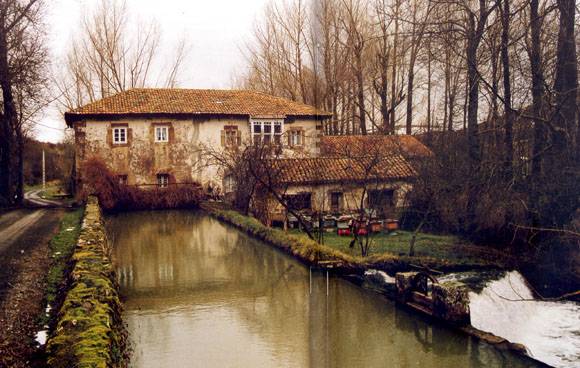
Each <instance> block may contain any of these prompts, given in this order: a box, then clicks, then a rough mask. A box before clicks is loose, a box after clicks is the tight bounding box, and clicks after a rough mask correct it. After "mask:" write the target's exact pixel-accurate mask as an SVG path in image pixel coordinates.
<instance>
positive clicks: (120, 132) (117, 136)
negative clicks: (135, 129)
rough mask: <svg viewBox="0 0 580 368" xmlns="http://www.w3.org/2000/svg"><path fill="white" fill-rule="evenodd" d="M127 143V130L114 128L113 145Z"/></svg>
mask: <svg viewBox="0 0 580 368" xmlns="http://www.w3.org/2000/svg"><path fill="white" fill-rule="evenodd" d="M125 143H127V128H126V127H122V128H113V144H125Z"/></svg>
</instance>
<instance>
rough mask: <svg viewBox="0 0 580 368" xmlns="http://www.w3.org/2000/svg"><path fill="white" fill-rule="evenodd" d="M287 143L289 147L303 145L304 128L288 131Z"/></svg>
mask: <svg viewBox="0 0 580 368" xmlns="http://www.w3.org/2000/svg"><path fill="white" fill-rule="evenodd" d="M288 145H289V146H290V147H299V146H303V145H304V130H302V129H294V130H290V131H289V132H288Z"/></svg>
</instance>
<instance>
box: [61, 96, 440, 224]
mask: <svg viewBox="0 0 580 368" xmlns="http://www.w3.org/2000/svg"><path fill="white" fill-rule="evenodd" d="M328 118H330V114H328V113H325V112H323V111H319V110H317V109H316V108H314V107H312V106H308V105H305V104H301V103H298V102H294V101H290V100H287V99H284V98H279V97H274V96H270V95H267V94H264V93H260V92H253V91H241V90H195V89H132V90H129V91H125V92H121V93H118V94H116V95H113V96H111V97H107V98H104V99H102V100H99V101H96V102H93V103H90V104H88V105H85V106H82V107H80V108H78V109H75V110H72V111H69V112H67V113H65V120H66V122H67V124H68V126H69V127H71V128H73V129H74V132H75V143H76V144H75V162H76V174H77V175H76V177H77V183H78V184H80V185H82V182H80V180H82V177H81V175H80V173H81V172H82V169H83V165H84V164H85V162H86V161H87V160H88V159H90V158H92V157H98V158H100V159H102V160H103V161H104V162H105V163H106V164H107V165H108V166H109V168H110V169H111V171H113V172H114V173H116V175H118V178H119V181H120V182H123V183H126V184H128V185H137V186H148V185H156V186H161V187H163V186H168V185H174V184H188V183H201V184H202V185H204V186H205V187H206V188H209V187H211V188H212V190H213V189H217V188H219V191H220V192H221V193H225V194H228V192H230V193H231V191H233V190H235V183H230V182H229V181H228V180H227V179H228V177H230V176H229V175H228V173H227V172H224V171H225V170H224V169H223V168H220V167H219V166H217V165H211V164H208V163H207V161H206V159H205V158H204V153H205V152H207V147H211V148H212V149H217V150H223V149H227V148H236V147H240V148H241V147H243V146H247V145H252V144H255V143H256V142H265V143H274V144H275V145H276V146H278V147H280V149H281V155H278V156H277V157H278V159H277V160H276V161H277V164H276V165H277V168H276V170H277V171H278V173H279V175H280V178H279V184H280V186H281V188H280V189H281V190H282V191H283V193H284V196H285V198H286V199H287V200H288V201H292V203H293V205H294V206H296V207H299V208H300V209H305V210H312V211H323V212H349V211H353V210H355V209H357V208H359V207H360V204H361V203H363V205H364V206H365V207H369V208H372V209H374V210H376V211H379V212H381V213H383V214H385V216H392V215H394V212H396V210H397V209H398V208H400V207H402V206H403V205H404V203H405V194H406V193H407V192H408V191H409V190H410V189H411V187H412V181H413V178H414V176H415V175H416V172H415V170H414V168H413V166H412V162H411V160H412V159H413V157H417V156H420V157H425V156H429V155H430V154H431V151H429V149H427V148H426V147H425V146H423V145H422V144H421V143H420V142H419V141H418V140H416V139H415V138H414V137H411V136H378V135H368V136H327V137H324V136H322V132H323V124H324V122H325V120H326V119H328ZM363 194H364V195H363ZM361 201H362V202H361ZM267 207H270V206H269V205H268V206H267ZM272 212H273V213H275V212H279V208H277V207H276V206H274V207H273V209H272Z"/></svg>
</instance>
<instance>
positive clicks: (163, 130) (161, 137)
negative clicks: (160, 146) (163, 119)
mask: <svg viewBox="0 0 580 368" xmlns="http://www.w3.org/2000/svg"><path fill="white" fill-rule="evenodd" d="M155 142H159V143H166V142H169V127H168V126H167V125H161V126H156V127H155Z"/></svg>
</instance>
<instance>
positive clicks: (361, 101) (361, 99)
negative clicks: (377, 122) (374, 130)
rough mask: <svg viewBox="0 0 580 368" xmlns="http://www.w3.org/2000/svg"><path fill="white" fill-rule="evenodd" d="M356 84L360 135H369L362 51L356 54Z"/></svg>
mask: <svg viewBox="0 0 580 368" xmlns="http://www.w3.org/2000/svg"><path fill="white" fill-rule="evenodd" d="M356 65H357V71H356V82H357V100H358V111H359V125H360V133H361V134H363V135H366V134H367V124H366V110H365V90H364V88H365V86H364V77H363V70H362V50H360V51H357V53H356Z"/></svg>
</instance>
